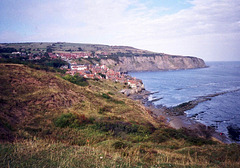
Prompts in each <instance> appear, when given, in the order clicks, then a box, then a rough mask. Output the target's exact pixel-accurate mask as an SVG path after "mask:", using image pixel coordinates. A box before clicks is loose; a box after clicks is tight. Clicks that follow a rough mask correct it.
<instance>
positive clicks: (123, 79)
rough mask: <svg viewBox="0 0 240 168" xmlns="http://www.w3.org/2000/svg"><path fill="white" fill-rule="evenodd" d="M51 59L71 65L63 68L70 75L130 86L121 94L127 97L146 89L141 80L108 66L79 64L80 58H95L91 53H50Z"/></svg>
mask: <svg viewBox="0 0 240 168" xmlns="http://www.w3.org/2000/svg"><path fill="white" fill-rule="evenodd" d="M48 55H49V57H50V58H52V59H57V58H61V59H62V60H64V61H66V62H68V63H69V65H68V66H63V67H61V68H62V69H66V70H67V72H66V74H69V75H79V76H82V77H84V78H90V79H99V80H102V79H103V80H104V79H105V80H111V81H114V82H120V83H122V84H126V85H128V86H129V88H128V89H124V90H122V91H121V92H122V93H123V94H126V95H130V94H133V93H137V92H140V91H142V90H143V89H144V85H143V83H142V81H141V80H139V79H136V78H135V77H131V76H129V75H127V74H126V73H122V72H116V71H114V70H112V69H110V68H108V67H107V66H106V65H99V64H95V65H93V64H77V62H76V61H74V60H76V59H79V58H84V59H86V58H89V57H93V56H92V55H91V53H90V52H80V53H74V54H73V53H57V54H53V53H48Z"/></svg>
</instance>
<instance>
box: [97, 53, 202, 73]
mask: <svg viewBox="0 0 240 168" xmlns="http://www.w3.org/2000/svg"><path fill="white" fill-rule="evenodd" d="M101 64H105V65H107V66H109V67H111V68H113V69H114V70H117V71H122V72H126V71H127V72H128V71H157V70H178V69H193V68H204V67H206V65H205V62H204V61H203V60H202V59H200V58H196V57H186V56H171V55H159V56H158V55H155V56H132V57H126V56H123V57H118V60H113V59H101Z"/></svg>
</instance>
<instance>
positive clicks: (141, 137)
mask: <svg viewBox="0 0 240 168" xmlns="http://www.w3.org/2000/svg"><path fill="white" fill-rule="evenodd" d="M72 82H73V83H72ZM0 83H1V85H0V106H1V111H0V140H1V143H0V167H207V166H209V167H239V166H240V160H239V156H240V152H239V151H240V147H239V145H236V144H232V145H224V144H219V143H217V142H213V141H211V140H208V139H202V138H198V137H197V136H196V135H195V134H194V133H192V132H189V131H188V130H174V129H172V128H169V127H168V126H167V125H166V124H165V119H163V118H161V119H155V118H153V117H152V116H151V112H150V111H148V110H147V109H145V107H143V106H142V105H141V104H140V103H139V102H136V101H133V100H130V99H128V98H126V97H124V96H123V95H121V93H119V90H121V89H122V88H123V87H125V86H124V85H122V84H119V83H115V82H111V81H100V80H87V81H84V80H82V79H77V78H76V79H69V78H67V77H66V76H63V75H62V74H57V73H53V72H46V71H43V70H36V69H32V68H30V67H27V66H25V65H17V64H0ZM74 83H75V84H74Z"/></svg>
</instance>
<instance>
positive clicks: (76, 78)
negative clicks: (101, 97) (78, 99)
mask: <svg viewBox="0 0 240 168" xmlns="http://www.w3.org/2000/svg"><path fill="white" fill-rule="evenodd" d="M62 78H63V79H65V80H67V81H69V82H71V83H74V84H76V85H79V86H88V82H87V79H86V78H84V77H81V76H79V75H74V76H71V75H65V76H64V77H62Z"/></svg>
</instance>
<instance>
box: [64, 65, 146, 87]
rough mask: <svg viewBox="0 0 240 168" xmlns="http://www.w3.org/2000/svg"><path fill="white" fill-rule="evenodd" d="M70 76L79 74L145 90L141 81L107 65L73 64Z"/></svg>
mask: <svg viewBox="0 0 240 168" xmlns="http://www.w3.org/2000/svg"><path fill="white" fill-rule="evenodd" d="M66 73H67V74H70V75H75V74H78V75H80V76H82V77H84V78H91V79H95V78H97V79H108V80H112V81H115V82H120V83H124V84H127V85H128V86H129V87H130V88H131V89H137V88H141V89H143V88H144V86H143V83H142V81H141V80H139V79H136V78H134V77H131V76H129V75H127V74H124V73H121V72H116V71H114V70H112V69H110V68H108V67H107V66H106V65H98V64H96V65H92V64H89V65H77V64H71V65H70V66H69V69H68V70H67V72H66Z"/></svg>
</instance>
